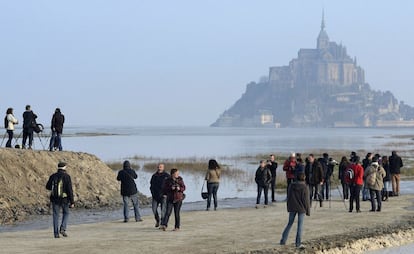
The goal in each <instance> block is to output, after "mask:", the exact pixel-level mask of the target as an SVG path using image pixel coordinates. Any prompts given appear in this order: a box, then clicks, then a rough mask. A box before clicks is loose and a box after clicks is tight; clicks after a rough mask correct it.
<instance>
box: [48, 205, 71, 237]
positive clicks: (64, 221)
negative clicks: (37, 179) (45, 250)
mask: <svg viewBox="0 0 414 254" xmlns="http://www.w3.org/2000/svg"><path fill="white" fill-rule="evenodd" d="M61 208H62V211H63V215H62V223H61V224H60V229H61V230H63V231H66V227H67V224H68V218H69V203H54V202H52V209H53V233H54V234H55V236H57V235H59V212H60V209H61Z"/></svg>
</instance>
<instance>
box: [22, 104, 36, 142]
mask: <svg viewBox="0 0 414 254" xmlns="http://www.w3.org/2000/svg"><path fill="white" fill-rule="evenodd" d="M36 118H37V115H36V114H35V113H33V111H32V109H31V107H30V105H26V111H25V112H24V113H23V143H22V148H23V149H26V141H27V138H29V149H32V144H33V128H34V126H35V125H36Z"/></svg>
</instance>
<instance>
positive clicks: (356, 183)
mask: <svg viewBox="0 0 414 254" xmlns="http://www.w3.org/2000/svg"><path fill="white" fill-rule="evenodd" d="M351 167H352V170H353V171H354V177H353V182H352V183H351V185H350V192H351V198H350V199H349V212H350V213H352V210H354V200H355V204H356V211H357V213H360V212H361V210H360V205H359V201H360V200H359V193H360V192H361V188H362V185H363V184H364V180H363V178H364V168H363V167H362V165H361V159H360V158H359V157H358V156H357V157H356V158H355V162H354V164H352V166H351Z"/></svg>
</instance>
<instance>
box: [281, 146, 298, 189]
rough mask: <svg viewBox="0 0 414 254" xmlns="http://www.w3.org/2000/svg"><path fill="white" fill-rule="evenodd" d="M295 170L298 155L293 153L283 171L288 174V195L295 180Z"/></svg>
mask: <svg viewBox="0 0 414 254" xmlns="http://www.w3.org/2000/svg"><path fill="white" fill-rule="evenodd" d="M295 168H296V154H295V153H291V154H290V156H289V158H288V159H287V160H286V161H285V163H284V164H283V171H285V172H286V184H287V186H286V193H287V190H288V189H289V185H290V184H291V183H292V182H293V181H294V179H295Z"/></svg>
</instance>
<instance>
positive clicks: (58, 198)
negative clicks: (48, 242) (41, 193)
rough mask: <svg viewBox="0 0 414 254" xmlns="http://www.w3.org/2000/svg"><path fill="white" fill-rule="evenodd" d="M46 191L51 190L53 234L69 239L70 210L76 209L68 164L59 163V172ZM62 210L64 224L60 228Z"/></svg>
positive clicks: (47, 185)
mask: <svg viewBox="0 0 414 254" xmlns="http://www.w3.org/2000/svg"><path fill="white" fill-rule="evenodd" d="M46 189H47V190H50V191H51V193H50V202H51V203H52V209H53V233H54V236H55V238H59V237H60V236H59V233H60V234H61V235H62V236H63V237H67V236H68V235H67V233H66V228H67V223H68V219H69V208H73V207H74V204H75V202H74V199H73V189H72V180H71V178H70V175H69V174H68V173H67V172H66V163H65V162H59V164H58V171H57V172H56V173H54V174H53V175H51V176H50V177H49V180H48V181H47V184H46ZM60 209H62V212H63V216H62V223H61V224H60V228H59V211H60Z"/></svg>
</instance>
